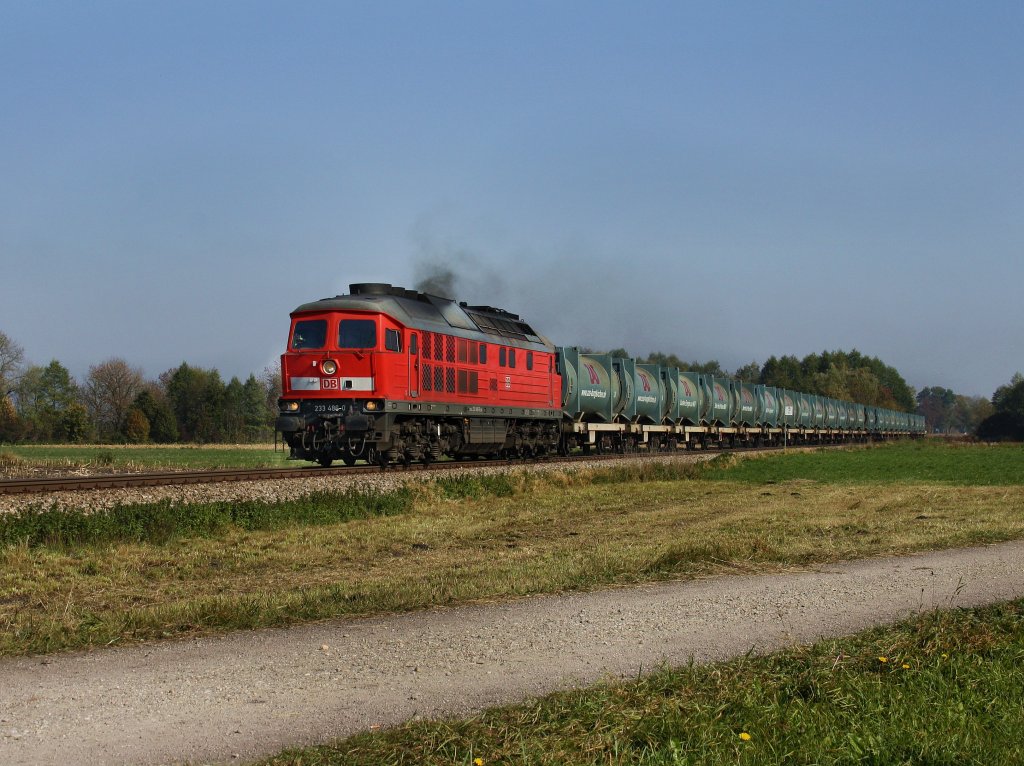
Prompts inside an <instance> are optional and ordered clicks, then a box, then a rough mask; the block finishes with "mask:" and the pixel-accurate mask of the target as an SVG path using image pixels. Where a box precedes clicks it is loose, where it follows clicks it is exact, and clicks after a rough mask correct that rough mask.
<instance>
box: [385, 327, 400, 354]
mask: <svg viewBox="0 0 1024 766" xmlns="http://www.w3.org/2000/svg"><path fill="white" fill-rule="evenodd" d="M384 348H385V349H387V350H388V351H401V350H402V336H401V335H399V334H398V330H389V329H385V330H384Z"/></svg>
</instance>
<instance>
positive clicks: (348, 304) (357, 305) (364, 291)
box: [292, 283, 553, 351]
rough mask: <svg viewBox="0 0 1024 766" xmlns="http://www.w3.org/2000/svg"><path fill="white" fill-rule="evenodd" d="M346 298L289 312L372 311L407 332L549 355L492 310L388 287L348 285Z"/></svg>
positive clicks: (514, 321)
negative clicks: (537, 351) (531, 350)
mask: <svg viewBox="0 0 1024 766" xmlns="http://www.w3.org/2000/svg"><path fill="white" fill-rule="evenodd" d="M349 291H350V294H349V295H336V296H334V297H333V298H322V299H320V300H318V301H312V302H310V303H304V304H302V305H301V306H299V307H298V308H297V309H295V310H294V311H293V312H292V316H295V315H296V314H305V313H309V312H314V311H373V312H379V313H381V314H387V315H388V316H391V317H393V318H394V319H397V320H398V321H399V322H401V323H402V324H403V325H405V326H406V327H408V328H410V329H415V330H422V331H423V332H437V333H445V334H448V335H457V336H459V337H461V338H475V339H478V340H482V341H483V340H486V341H490V342H491V343H495V342H499V341H498V340H497V339H500V342H501V343H504V344H506V345H513V346H521V347H523V348H531V347H533V348H537V350H544V351H551V350H552V349H553V346H552V344H551V342H550V341H549V340H548V339H547V338H545V337H544V336H542V335H539V334H538V333H537V332H536V331H534V329H533V328H532V327H530V325H529V324H527V323H526V322H525V321H523V320H522V319H521V318H520V317H519V316H518V315H517V314H513V313H511V312H509V311H505V310H504V309H499V308H494V307H492V306H470V305H467V304H466V303H457V302H456V301H453V300H451V299H450V298H444V297H442V296H439V295H430V294H428V293H421V292H417V291H416V290H406V289H405V288H402V287H393V286H391V285H389V284H377V283H372V284H356V285H349Z"/></svg>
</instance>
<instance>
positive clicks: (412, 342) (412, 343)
mask: <svg viewBox="0 0 1024 766" xmlns="http://www.w3.org/2000/svg"><path fill="white" fill-rule="evenodd" d="M419 352H420V349H419V344H418V343H417V342H416V333H413V334H412V335H411V336H410V338H409V353H410V354H412V355H413V356H416V355H417V354H418V353H419Z"/></svg>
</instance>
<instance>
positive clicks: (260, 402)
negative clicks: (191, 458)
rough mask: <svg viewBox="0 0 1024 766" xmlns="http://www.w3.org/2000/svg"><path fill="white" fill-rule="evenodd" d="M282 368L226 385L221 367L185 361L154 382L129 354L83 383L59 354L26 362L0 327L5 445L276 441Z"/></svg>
mask: <svg viewBox="0 0 1024 766" xmlns="http://www.w3.org/2000/svg"><path fill="white" fill-rule="evenodd" d="M280 394H281V379H280V373H279V372H278V371H276V370H272V369H267V370H264V371H263V373H262V374H261V375H259V376H257V375H255V374H251V375H249V377H248V378H246V379H245V380H244V381H241V380H239V379H238V378H237V377H232V378H231V380H229V381H227V382H225V381H224V380H223V379H222V378H221V376H220V373H219V372H218V371H217V370H216V369H204V368H202V367H197V366H192V365H189V364H187V363H185V362H183V363H182V364H181V365H180V366H178V367H176V368H173V369H170V370H167V371H166V372H164V373H162V374H161V375H159V376H158V377H157V379H156V380H147V379H146V377H145V375H144V374H143V372H142V370H141V369H139V368H137V367H133V366H131V365H130V364H129V363H128V362H126V361H125V360H124V359H120V358H116V357H115V358H111V359H107V360H106V361H103V362H100V363H99V364H96V365H93V366H91V367H90V368H89V371H88V373H87V374H86V376H85V378H84V380H82V381H77V380H75V378H74V376H73V375H71V373H70V372H69V371H68V369H67V368H66V367H65V366H64V365H63V364H61V363H60V362H59V361H57V360H56V359H54V360H53V361H51V362H50V363H49V364H47V365H36V364H27V363H26V362H25V352H24V349H22V348H21V346H19V345H18V344H17V343H15V342H14V341H13V340H11V339H10V338H9V337H8V336H7V335H6V334H4V333H3V332H0V442H40V443H54V442H59V443H82V442H93V441H99V442H107V443H124V442H128V443H133V444H143V443H147V442H155V443H158V444H168V443H172V442H190V443H210V442H226V443H244V442H256V441H267V440H269V439H271V438H273V429H274V418H275V416H276V413H277V398H278V397H279V396H280Z"/></svg>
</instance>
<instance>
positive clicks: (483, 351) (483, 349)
mask: <svg viewBox="0 0 1024 766" xmlns="http://www.w3.org/2000/svg"><path fill="white" fill-rule="evenodd" d="M480 364H487V344H486V343H481V344H480Z"/></svg>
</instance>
